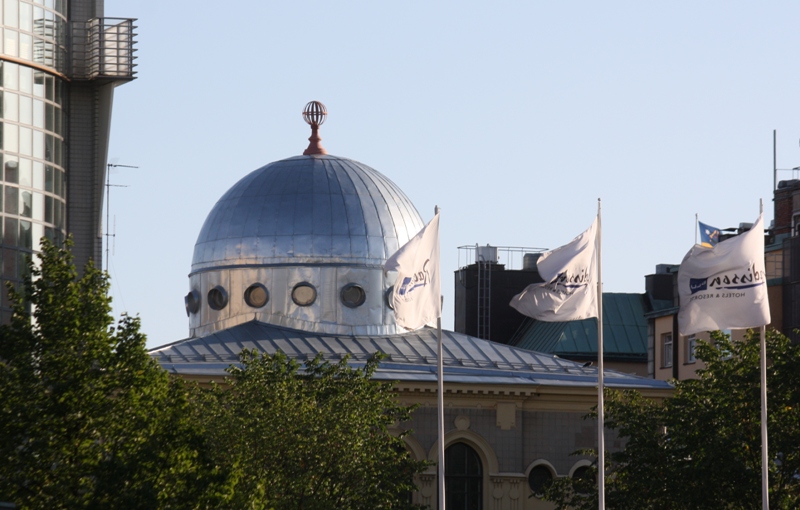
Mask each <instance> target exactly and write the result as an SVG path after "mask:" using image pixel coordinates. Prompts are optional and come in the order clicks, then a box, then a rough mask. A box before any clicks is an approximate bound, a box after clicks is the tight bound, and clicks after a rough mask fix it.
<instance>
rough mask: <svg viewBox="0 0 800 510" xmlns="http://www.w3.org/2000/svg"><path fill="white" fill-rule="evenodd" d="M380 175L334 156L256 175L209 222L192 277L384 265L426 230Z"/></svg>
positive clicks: (274, 166)
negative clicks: (307, 266) (216, 271)
mask: <svg viewBox="0 0 800 510" xmlns="http://www.w3.org/2000/svg"><path fill="white" fill-rule="evenodd" d="M423 225H424V223H423V222H422V219H421V218H420V215H419V213H418V212H417V210H416V208H414V205H413V204H412V203H411V201H410V200H409V199H408V197H406V195H405V194H404V193H403V192H402V191H401V190H400V188H398V187H397V185H395V184H394V183H393V182H392V181H390V180H389V179H387V178H386V177H385V176H383V175H382V174H381V173H379V172H378V171H376V170H374V169H372V168H370V167H368V166H367V165H364V164H361V163H359V162H357V161H353V160H350V159H346V158H340V157H336V156H330V155H313V156H297V157H293V158H289V159H284V160H282V161H276V162H274V163H270V164H269V165H266V166H264V167H262V168H259V169H258V170H256V171H254V172H252V173H250V174H249V175H247V176H246V177H244V178H243V179H242V180H240V181H239V182H238V183H236V184H235V185H234V186H233V187H232V188H231V189H230V190H228V192H227V193H225V195H223V196H222V198H220V200H219V201H218V202H217V204H216V205H215V206H214V208H213V209H212V210H211V213H209V215H208V217H207V218H206V221H205V223H204V224H203V228H202V229H201V230H200V235H199V236H198V238H197V243H196V244H195V248H194V257H193V260H192V273H198V272H203V271H206V270H208V269H211V268H218V267H230V266H246V265H253V264H257V265H264V264H299V263H314V264H319V263H348V264H359V265H362V264H366V265H381V264H383V262H384V261H385V260H386V259H387V258H388V257H389V256H391V255H392V254H393V253H394V252H395V251H397V249H398V248H399V247H400V246H402V245H403V244H405V243H406V242H407V241H408V240H409V239H411V238H412V237H413V236H414V235H416V234H417V232H418V231H419V230H420V229H421V228H422V227H423Z"/></svg>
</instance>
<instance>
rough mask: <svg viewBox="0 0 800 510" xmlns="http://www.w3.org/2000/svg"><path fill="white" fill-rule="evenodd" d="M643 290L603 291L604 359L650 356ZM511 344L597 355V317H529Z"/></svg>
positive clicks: (571, 354) (572, 354)
mask: <svg viewBox="0 0 800 510" xmlns="http://www.w3.org/2000/svg"><path fill="white" fill-rule="evenodd" d="M644 314H645V303H644V295H643V294H613V293H604V294H603V352H604V355H605V359H608V360H615V359H616V360H619V361H623V360H625V361H644V360H646V359H647V320H646V319H645V316H644ZM510 344H511V345H514V346H516V347H520V348H522V349H529V350H532V351H538V352H544V353H548V354H556V355H559V356H564V357H587V358H591V357H595V358H596V357H597V319H585V320H581V321H570V322H543V321H537V320H534V319H527V320H526V321H525V322H524V323H523V324H522V326H521V327H520V329H519V331H517V333H516V334H515V335H514V338H512V340H511V342H510Z"/></svg>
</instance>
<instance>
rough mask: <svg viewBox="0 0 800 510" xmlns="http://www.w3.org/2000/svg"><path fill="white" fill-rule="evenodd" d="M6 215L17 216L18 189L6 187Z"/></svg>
mask: <svg viewBox="0 0 800 510" xmlns="http://www.w3.org/2000/svg"><path fill="white" fill-rule="evenodd" d="M5 203H6V209H5V211H6V213H8V214H18V211H19V193H18V188H15V187H14V186H6V198H5Z"/></svg>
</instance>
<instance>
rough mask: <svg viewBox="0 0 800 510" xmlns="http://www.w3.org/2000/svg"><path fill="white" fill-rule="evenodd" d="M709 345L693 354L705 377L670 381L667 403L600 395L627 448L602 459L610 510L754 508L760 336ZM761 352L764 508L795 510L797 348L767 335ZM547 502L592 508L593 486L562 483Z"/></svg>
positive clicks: (798, 480) (799, 486)
mask: <svg viewBox="0 0 800 510" xmlns="http://www.w3.org/2000/svg"><path fill="white" fill-rule="evenodd" d="M712 338H713V342H711V343H707V342H698V345H697V357H698V358H699V359H701V360H703V361H705V363H706V368H705V369H703V370H700V371H698V375H699V378H698V379H689V380H683V381H677V382H676V383H675V393H674V396H673V397H672V398H669V399H666V400H664V401H663V402H656V401H653V400H649V399H647V398H644V397H642V396H641V395H640V394H639V393H637V392H635V391H622V392H618V391H607V392H606V401H605V408H606V417H605V420H606V427H607V429H609V430H615V431H616V432H617V434H618V435H619V437H620V438H622V439H623V440H624V441H625V447H624V449H623V450H621V451H618V452H614V453H611V454H608V455H607V456H606V458H607V459H609V462H608V465H607V468H606V504H607V507H608V508H614V509H631V510H633V509H636V510H641V509H652V510H662V509H663V510H668V509H684V508H692V509H699V510H701V509H751V508H752V509H758V508H761V412H760V409H761V407H760V406H761V400H760V367H759V362H760V353H759V352H760V351H759V341H760V340H759V335H758V332H752V331H751V332H749V333H748V335H747V337H746V339H745V340H743V341H741V342H731V340H730V339H729V337H728V336H726V335H723V334H722V333H719V332H716V333H713V334H712ZM766 343H767V357H768V360H769V364H768V370H767V388H768V400H767V403H768V420H767V421H768V423H767V425H768V433H769V439H768V446H769V453H770V457H769V458H770V465H769V490H770V506H771V508H781V509H794V508H800V345H793V344H792V343H791V342H790V341H789V340H788V339H787V338H786V337H785V336H783V335H781V334H779V333H777V332H774V331H770V332H768V334H767V338H766ZM584 453H586V452H584ZM592 453H595V454H596V452H592ZM546 498H547V499H549V500H550V501H553V502H555V503H556V506H557V507H558V508H568V507H569V508H574V509H578V510H580V509H590V508H597V489H596V485H595V484H594V481H593V480H592V481H590V482H589V483H587V481H586V480H575V481H573V480H570V479H566V478H565V479H560V480H558V481H557V482H555V483H554V484H553V485H552V486H551V487H550V488H549V490H548V491H547V493H546Z"/></svg>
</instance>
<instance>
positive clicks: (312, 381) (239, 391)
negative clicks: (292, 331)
mask: <svg viewBox="0 0 800 510" xmlns="http://www.w3.org/2000/svg"><path fill="white" fill-rule="evenodd" d="M379 360H380V358H379V357H377V356H376V357H373V358H371V359H370V360H369V361H367V362H366V364H365V365H364V367H363V368H352V367H350V366H348V362H347V359H343V360H341V361H340V362H338V363H335V364H331V363H329V362H323V361H322V359H321V357H320V356H317V357H316V358H314V359H310V360H307V361H306V362H305V363H304V364H303V365H301V364H300V363H299V362H298V361H296V360H294V359H291V358H288V357H287V356H286V355H285V354H283V353H280V352H279V353H277V354H275V355H272V356H270V355H267V354H261V355H259V354H258V353H256V352H255V351H252V352H251V351H244V352H243V353H242V354H241V366H239V367H231V368H230V369H229V370H228V372H229V374H230V377H229V378H228V383H229V387H227V388H222V387H220V386H217V387H215V388H213V389H212V390H211V391H207V392H204V393H202V394H199V397H200V398H202V399H203V400H204V402H203V403H202V407H203V408H204V411H203V412H202V414H201V416H202V417H203V419H204V427H205V430H206V434H207V438H208V448H209V449H210V451H211V452H212V454H213V456H214V461H215V463H216V464H218V465H220V466H221V467H222V469H223V470H224V471H225V472H226V473H227V480H226V481H225V483H221V484H219V485H218V486H217V487H216V488H212V489H210V490H209V500H207V502H206V503H207V504H208V505H209V506H220V507H227V508H273V509H290V508H303V509H329V508H352V509H359V508H363V509H375V508H409V507H411V505H410V502H409V500H410V498H409V495H410V493H411V491H412V490H413V489H414V485H413V476H414V474H415V473H418V472H420V471H421V470H422V469H424V467H425V466H426V463H425V462H417V461H414V460H412V459H411V457H410V455H409V454H408V452H407V451H406V449H405V448H404V445H403V441H402V439H401V438H399V437H395V436H393V435H392V434H391V433H390V432H389V427H390V426H391V425H392V424H394V423H396V422H400V421H404V420H408V419H409V417H410V413H411V412H412V410H413V407H405V406H401V405H399V404H398V403H397V402H396V398H395V395H394V393H393V391H392V385H391V384H390V383H385V382H376V381H373V380H371V378H372V376H373V374H374V372H375V370H376V369H377V367H378V363H379Z"/></svg>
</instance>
